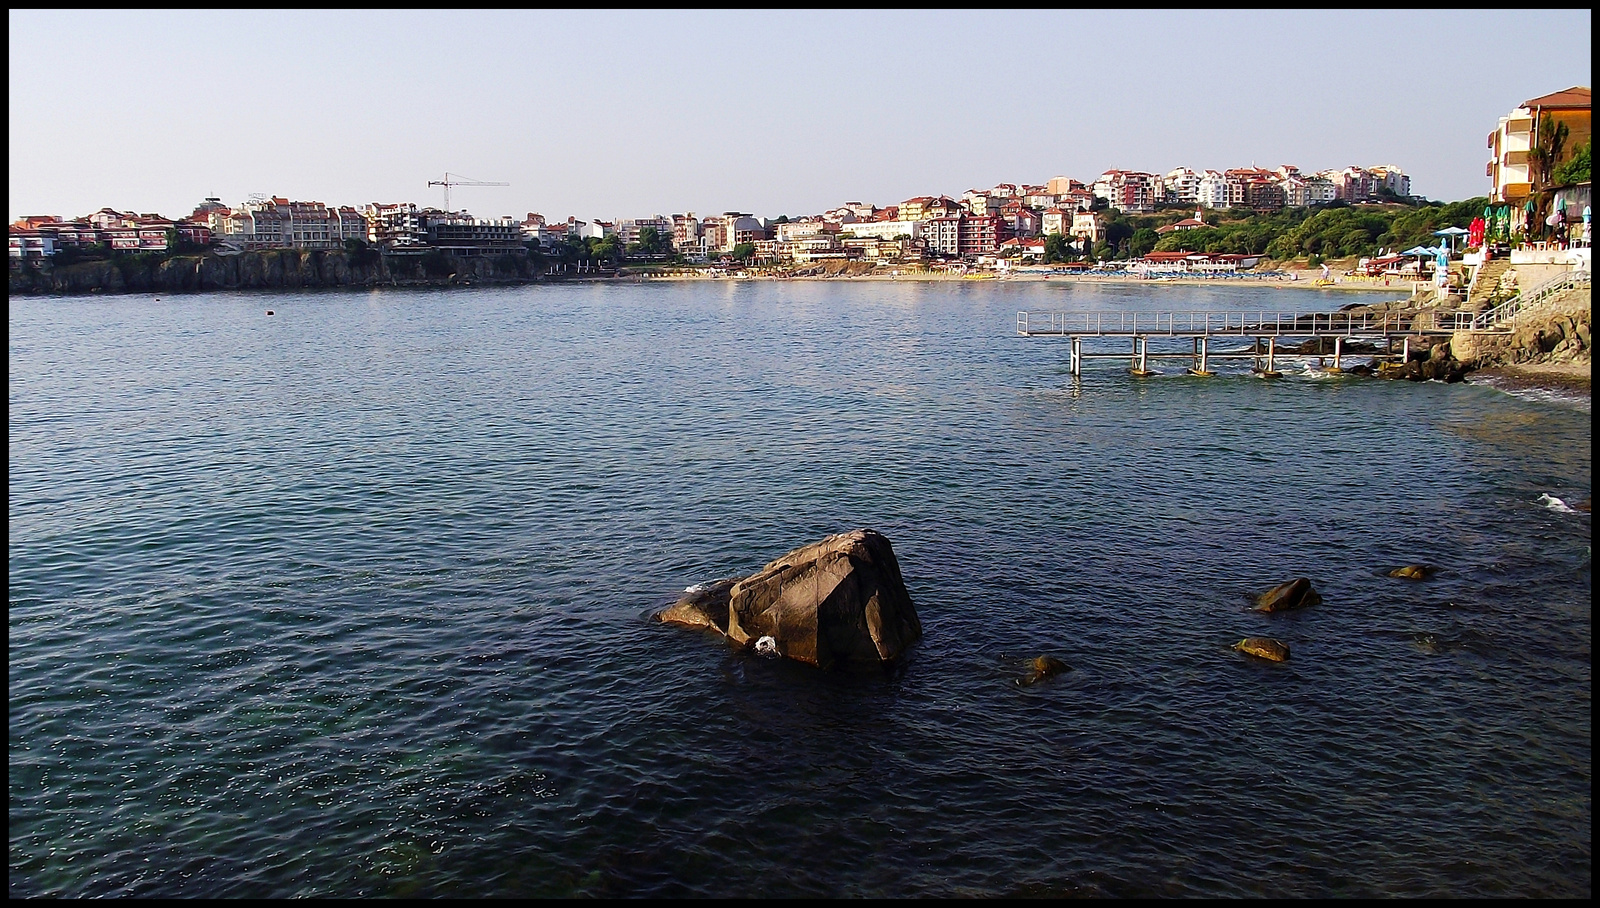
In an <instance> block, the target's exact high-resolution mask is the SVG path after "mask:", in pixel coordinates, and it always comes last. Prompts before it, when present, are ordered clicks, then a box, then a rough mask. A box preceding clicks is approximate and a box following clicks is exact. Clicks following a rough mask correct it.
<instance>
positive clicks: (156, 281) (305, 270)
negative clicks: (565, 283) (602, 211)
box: [8, 249, 538, 295]
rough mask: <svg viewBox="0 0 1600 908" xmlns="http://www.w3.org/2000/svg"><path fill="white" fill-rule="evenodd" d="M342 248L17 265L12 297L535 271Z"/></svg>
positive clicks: (471, 279)
mask: <svg viewBox="0 0 1600 908" xmlns="http://www.w3.org/2000/svg"><path fill="white" fill-rule="evenodd" d="M354 258H355V257H354V256H352V255H351V254H349V253H347V252H344V251H343V250H321V249H310V250H299V249H273V250H268V251H262V252H244V253H240V254H238V255H228V256H223V255H180V256H174V257H173V258H170V259H167V260H166V261H163V262H159V263H147V262H139V261H136V260H130V261H122V262H113V261H93V262H80V263H78V264H75V265H68V266H66V267H61V268H56V267H51V266H43V267H23V268H18V267H15V266H13V267H12V269H11V273H10V284H9V287H8V292H9V293H10V294H13V295H28V294H62V295H73V294H84V293H191V292H199V291H206V290H293V289H312V288H322V287H372V286H380V285H382V286H439V285H450V284H465V283H474V284H475V283H528V282H531V281H534V280H537V279H538V278H537V277H535V276H534V275H535V274H536V271H537V268H536V266H532V265H530V264H529V263H528V262H527V261H526V260H521V261H518V260H516V259H513V258H511V257H509V256H507V257H505V258H504V260H502V259H501V258H500V257H494V256H487V257H481V258H479V257H470V258H450V259H448V264H449V268H448V269H447V270H446V269H438V270H445V271H446V273H444V274H430V273H428V271H426V270H425V269H424V268H423V266H422V263H421V261H420V259H421V257H420V256H397V255H385V256H380V257H377V259H376V261H373V262H371V263H366V264H357V263H356V261H355V260H354Z"/></svg>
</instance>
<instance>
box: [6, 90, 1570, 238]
mask: <svg viewBox="0 0 1600 908" xmlns="http://www.w3.org/2000/svg"><path fill="white" fill-rule="evenodd" d="M1584 91H1585V92H1586V91H1587V90H1586V89H1585V90H1584ZM1536 100H1538V99H1536ZM1529 103H1533V102H1529ZM1547 106H1548V105H1547ZM1502 126H1503V129H1502V130H1501V133H1499V135H1503V136H1504V137H1505V138H1504V143H1505V144H1506V145H1507V146H1508V147H1509V146H1511V145H1514V144H1516V142H1518V141H1524V142H1525V139H1519V138H1518V137H1519V136H1524V135H1525V130H1524V132H1523V133H1518V132H1517V131H1516V130H1517V129H1519V128H1521V126H1522V121H1521V119H1518V118H1516V117H1512V118H1508V119H1507V120H1506V121H1504V122H1503V124H1502ZM1584 135H1585V136H1587V132H1585V133H1584ZM1514 158H1516V156H1515V155H1511V156H1509V157H1507V160H1508V161H1510V160H1512V159H1514ZM1518 160H1520V159H1518ZM1517 166H1518V165H1515V164H1508V165H1506V167H1505V168H1504V174H1505V175H1506V179H1505V180H1504V181H1503V183H1504V192H1505V193H1506V194H1507V195H1508V197H1509V196H1510V195H1515V193H1516V192H1517V187H1518V186H1519V185H1521V184H1518V183H1517V182H1516V179H1517V178H1518V176H1517V175H1518V174H1519V173H1521V172H1522V171H1518V170H1516V167H1517ZM1524 170H1525V168H1524ZM1409 193H1410V178H1409V177H1408V176H1406V175H1405V173H1404V172H1402V171H1401V170H1399V168H1396V167H1393V166H1389V165H1381V166H1376V167H1371V168H1360V167H1346V168H1341V169H1337V170H1327V171H1321V172H1318V173H1315V174H1304V173H1301V171H1300V170H1299V169H1298V168H1296V167H1292V166H1287V165H1286V166H1283V167H1279V168H1277V169H1276V170H1267V169H1265V168H1261V167H1256V166H1253V165H1252V166H1251V167H1239V168H1230V169H1226V170H1221V171H1218V170H1197V169H1193V168H1189V167H1178V168H1174V169H1172V170H1170V171H1167V172H1166V173H1165V174H1157V173H1149V172H1144V171H1137V170H1126V169H1121V168H1116V169H1112V170H1107V171H1105V172H1104V173H1102V174H1101V175H1100V176H1099V177H1097V178H1096V179H1094V180H1093V181H1091V182H1088V183H1085V182H1082V181H1079V180H1076V179H1072V178H1070V177H1066V176H1056V177H1052V178H1050V179H1049V180H1047V181H1045V182H1043V183H1040V184H1029V183H998V184H996V185H994V186H992V187H990V188H987V189H983V188H973V189H968V190H966V191H965V192H963V193H961V195H960V196H959V197H957V198H952V197H950V196H948V195H932V194H929V195H917V196H912V197H911V198H907V199H904V200H901V201H899V202H897V203H895V204H891V205H886V206H883V207H879V206H877V205H875V204H873V203H869V202H862V201H847V202H844V203H843V204H840V205H838V206H835V207H833V208H830V209H828V210H826V211H822V212H818V213H815V214H808V215H802V216H799V217H795V218H781V219H779V220H778V221H771V220H767V219H763V218H758V217H756V216H755V215H754V214H752V213H750V212H741V211H728V212H723V213H722V214H719V215H709V216H703V217H702V216H697V215H696V214H695V213H694V212H692V211H691V212H687V213H679V214H670V215H667V214H659V213H658V214H653V215H648V216H635V217H631V218H623V217H618V218H611V219H602V218H589V219H587V220H583V219H579V218H576V217H570V216H569V217H567V218H566V219H565V220H564V221H557V220H553V219H549V220H547V219H546V218H545V217H544V216H543V215H540V214H536V213H534V212H529V213H528V216H527V217H526V218H524V219H522V220H520V221H519V220H516V219H513V218H509V217H507V218H489V219H484V218H475V217H473V216H471V215H470V214H469V213H467V212H465V211H441V210H439V209H436V208H431V207H425V206H418V205H417V204H415V203H412V202H372V203H368V204H364V205H361V206H359V207H357V206H349V205H333V204H329V203H325V202H320V201H295V200H291V199H289V198H286V197H283V196H266V195H257V196H252V197H251V198H249V199H247V200H245V201H244V202H242V203H239V204H237V205H227V204H224V203H223V202H222V201H221V200H220V199H217V198H208V199H206V200H205V201H204V202H202V203H201V204H200V205H198V206H196V207H195V209H194V211H193V212H192V213H191V214H190V215H189V216H188V217H185V218H181V219H177V220H168V219H165V218H162V217H160V216H158V215H151V214H133V213H129V212H121V211H116V210H114V209H111V208H103V209H101V210H99V211H96V212H94V213H93V214H90V215H86V216H84V217H82V218H77V219H73V220H70V221H69V220H62V219H61V218H59V217H55V216H35V217H31V218H24V219H22V220H20V221H18V222H17V223H15V224H12V225H11V228H10V230H9V231H8V233H9V239H10V247H11V256H12V258H24V259H29V258H31V259H46V258H51V257H53V256H54V255H56V254H57V253H58V252H59V251H60V250H62V249H66V248H72V247H92V246H96V245H97V244H104V247H103V248H105V249H107V250H109V251H112V252H129V251H166V250H167V249H168V248H169V246H170V245H171V243H173V242H175V241H181V242H184V243H192V244H195V245H196V246H205V245H207V244H211V245H213V246H215V247H217V248H219V249H221V250H223V251H244V250H269V249H301V250H317V249H339V248H343V247H345V246H346V244H347V243H349V242H350V241H352V240H356V241H360V242H362V243H365V244H368V245H371V246H375V247H377V248H379V249H382V250H384V251H386V252H390V253H395V254H407V253H416V254H420V253H422V252H426V251H429V250H442V251H447V252H449V253H450V254H452V255H457V256H473V255H491V254H494V255H500V254H526V253H529V252H538V253H543V254H558V253H561V252H562V250H563V249H565V248H566V247H568V246H570V245H572V244H580V243H582V242H584V241H586V240H590V241H592V240H607V239H612V240H614V241H615V242H616V243H618V244H619V245H620V246H622V247H623V248H627V247H629V246H632V245H634V244H637V243H638V242H639V240H640V239H641V237H643V236H645V235H646V234H645V230H646V229H647V228H649V229H652V230H654V231H655V236H656V237H657V238H658V242H664V243H665V244H670V246H671V251H672V252H674V253H675V254H677V255H679V256H682V257H684V258H685V259H688V260H689V261H701V262H703V261H712V260H716V259H722V258H726V257H731V256H733V255H735V254H738V255H740V256H749V257H754V258H755V259H757V260H759V261H768V262H788V261H792V262H796V263H805V262H810V261H817V260H821V259H827V258H845V259H869V260H878V261H886V260H904V259H923V258H960V259H971V258H975V257H978V256H992V255H997V254H998V255H1013V256H1022V257H1029V258H1031V257H1036V256H1039V255H1042V254H1044V253H1043V252H1042V250H1043V248H1044V247H1043V244H1042V242H1041V243H1032V242H1027V241H1030V240H1034V239H1039V240H1041V241H1042V239H1043V238H1045V237H1049V236H1051V235H1056V234H1059V235H1060V236H1061V237H1063V238H1065V239H1066V240H1067V241H1068V244H1069V246H1070V248H1071V249H1072V250H1073V251H1075V252H1077V253H1079V254H1082V253H1087V252H1089V251H1090V250H1092V249H1094V248H1096V247H1098V246H1099V245H1100V244H1102V243H1103V242H1105V240H1106V238H1107V237H1106V231H1107V225H1108V218H1107V214H1108V213H1109V212H1108V209H1115V210H1117V211H1121V212H1123V213H1125V214H1148V213H1152V212H1156V211H1160V210H1164V209H1169V208H1173V207H1176V206H1180V205H1181V206H1192V210H1193V211H1194V212H1195V216H1194V217H1193V218H1185V219H1182V220H1179V221H1178V222H1177V223H1174V224H1170V225H1167V226H1165V227H1163V228H1161V229H1160V232H1161V233H1163V234H1166V233H1171V232H1173V231H1182V230H1188V229H1193V228H1196V227H1200V226H1204V220H1203V212H1204V211H1205V210H1206V209H1219V208H1238V209H1247V210H1251V211H1257V212H1267V211H1272V210H1276V209H1280V208H1283V207H1286V206H1294V207H1307V206H1313V205H1323V204H1327V203H1330V202H1333V201H1336V200H1345V201H1349V202H1361V201H1367V200H1371V199H1375V198H1380V197H1405V196H1407V195H1409ZM1012 241H1016V242H1012ZM661 248H663V247H661V246H657V247H655V253H654V254H659V252H660V249H661ZM1058 248H1059V247H1058Z"/></svg>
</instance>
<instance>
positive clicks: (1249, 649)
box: [1233, 637, 1289, 662]
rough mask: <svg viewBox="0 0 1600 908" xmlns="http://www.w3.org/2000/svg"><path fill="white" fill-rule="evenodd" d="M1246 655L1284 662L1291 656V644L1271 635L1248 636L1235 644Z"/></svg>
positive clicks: (1234, 646) (1235, 647)
mask: <svg viewBox="0 0 1600 908" xmlns="http://www.w3.org/2000/svg"><path fill="white" fill-rule="evenodd" d="M1233 648H1234V649H1236V650H1238V651H1239V652H1241V653H1244V654H1245V655H1246V656H1255V657H1256V658H1257V659H1265V660H1267V661H1268V662H1283V661H1285V660H1287V659H1288V658H1289V644H1287V643H1284V642H1282V641H1281V640H1274V639H1272V638H1271V637H1246V638H1244V639H1243V640H1240V641H1239V642H1238V643H1235V644H1234V645H1233Z"/></svg>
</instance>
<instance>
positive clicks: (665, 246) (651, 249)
mask: <svg viewBox="0 0 1600 908" xmlns="http://www.w3.org/2000/svg"><path fill="white" fill-rule="evenodd" d="M671 251H672V242H671V241H670V240H668V239H667V238H665V237H663V236H662V235H661V232H660V231H659V230H657V229H656V228H654V227H641V228H639V239H637V240H635V241H634V242H632V243H629V244H628V252H629V253H630V254H633V255H666V254H667V253H669V252H671Z"/></svg>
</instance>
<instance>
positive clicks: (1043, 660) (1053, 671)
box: [1017, 656, 1072, 687]
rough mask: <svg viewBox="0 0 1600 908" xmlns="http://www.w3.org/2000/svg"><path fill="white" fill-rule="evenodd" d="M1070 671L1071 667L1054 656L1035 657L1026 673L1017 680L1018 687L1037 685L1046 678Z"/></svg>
mask: <svg viewBox="0 0 1600 908" xmlns="http://www.w3.org/2000/svg"><path fill="white" fill-rule="evenodd" d="M1070 671H1072V666H1070V665H1068V664H1067V663H1065V662H1062V661H1061V660H1060V659H1057V658H1055V657H1054V656H1036V657H1034V660H1033V661H1032V662H1030V663H1028V673H1027V674H1026V675H1023V676H1022V677H1020V678H1018V679H1017V686H1018V687H1027V686H1028V685H1030V684H1038V683H1039V682H1040V681H1043V680H1044V679H1046V678H1049V677H1052V676H1054V675H1059V674H1061V673H1062V672H1070Z"/></svg>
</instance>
